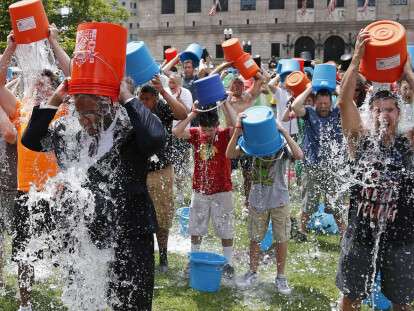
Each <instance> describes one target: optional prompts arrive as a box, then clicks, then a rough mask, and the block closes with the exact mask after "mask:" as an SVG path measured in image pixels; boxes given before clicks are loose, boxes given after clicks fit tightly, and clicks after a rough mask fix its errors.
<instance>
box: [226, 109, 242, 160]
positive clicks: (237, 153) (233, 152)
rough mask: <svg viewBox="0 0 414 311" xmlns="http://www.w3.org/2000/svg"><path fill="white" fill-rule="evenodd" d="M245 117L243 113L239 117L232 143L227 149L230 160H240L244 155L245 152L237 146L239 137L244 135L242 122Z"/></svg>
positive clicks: (230, 142)
mask: <svg viewBox="0 0 414 311" xmlns="http://www.w3.org/2000/svg"><path fill="white" fill-rule="evenodd" d="M244 117H245V114H244V113H243V112H242V113H240V114H239V115H238V117H237V121H236V126H235V127H234V131H233V135H232V136H231V138H230V141H229V143H228V145H227V149H226V157H227V158H228V159H237V158H240V157H241V156H242V154H243V151H241V150H240V147H239V146H238V145H237V142H238V141H239V137H240V136H241V135H242V134H243V131H242V125H241V120H242V119H243V118H244Z"/></svg>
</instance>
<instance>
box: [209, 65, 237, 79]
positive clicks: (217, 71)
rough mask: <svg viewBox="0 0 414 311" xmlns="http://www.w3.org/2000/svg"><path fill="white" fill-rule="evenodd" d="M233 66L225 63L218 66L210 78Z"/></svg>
mask: <svg viewBox="0 0 414 311" xmlns="http://www.w3.org/2000/svg"><path fill="white" fill-rule="evenodd" d="M231 65H232V62H224V63H222V64H220V65H218V66H217V67H216V68H214V70H213V71H212V72H211V73H210V76H211V75H213V74H216V73H217V74H220V73H221V72H222V71H223V70H224V69H226V68H229V67H230V66H231Z"/></svg>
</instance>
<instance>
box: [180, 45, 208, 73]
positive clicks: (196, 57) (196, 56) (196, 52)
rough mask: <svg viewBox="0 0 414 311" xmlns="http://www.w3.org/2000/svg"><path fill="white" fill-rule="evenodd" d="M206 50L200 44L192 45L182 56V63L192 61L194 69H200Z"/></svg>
mask: <svg viewBox="0 0 414 311" xmlns="http://www.w3.org/2000/svg"><path fill="white" fill-rule="evenodd" d="M203 50H204V48H203V47H202V46H201V45H200V44H198V43H191V44H190V45H189V46H188V47H187V48H186V49H185V51H184V52H182V53H181V54H180V61H181V62H184V61H186V60H192V61H193V65H194V67H198V65H199V64H200V59H201V56H202V55H203Z"/></svg>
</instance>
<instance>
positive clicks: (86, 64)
mask: <svg viewBox="0 0 414 311" xmlns="http://www.w3.org/2000/svg"><path fill="white" fill-rule="evenodd" d="M108 42H111V44H108ZM126 43H127V30H126V29H125V28H124V27H122V26H119V25H115V24H110V23H83V24H80V25H79V26H78V32H77V34H76V47H75V52H74V53H73V60H72V73H71V80H70V81H69V94H94V95H101V96H108V97H111V98H112V99H113V100H114V101H116V100H117V99H118V95H119V87H120V84H121V80H122V78H123V77H124V75H125V63H126Z"/></svg>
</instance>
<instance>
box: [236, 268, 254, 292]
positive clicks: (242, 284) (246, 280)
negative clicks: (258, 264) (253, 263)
mask: <svg viewBox="0 0 414 311" xmlns="http://www.w3.org/2000/svg"><path fill="white" fill-rule="evenodd" d="M256 283H257V273H256V272H252V271H248V272H246V274H245V275H243V277H242V278H241V279H240V280H238V281H237V282H236V285H237V287H239V288H240V289H248V288H250V287H252V286H254V285H255V284H256Z"/></svg>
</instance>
